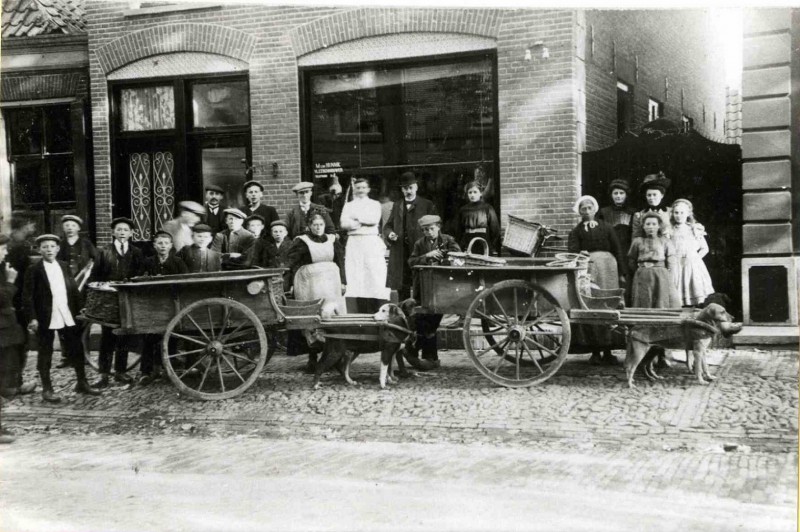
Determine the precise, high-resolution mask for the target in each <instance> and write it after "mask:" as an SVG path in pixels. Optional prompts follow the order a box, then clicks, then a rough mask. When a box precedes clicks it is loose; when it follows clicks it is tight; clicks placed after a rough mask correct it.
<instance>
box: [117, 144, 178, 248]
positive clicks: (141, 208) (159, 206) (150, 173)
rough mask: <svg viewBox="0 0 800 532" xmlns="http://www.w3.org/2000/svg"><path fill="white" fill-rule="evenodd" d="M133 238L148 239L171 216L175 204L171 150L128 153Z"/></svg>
mask: <svg viewBox="0 0 800 532" xmlns="http://www.w3.org/2000/svg"><path fill="white" fill-rule="evenodd" d="M128 168H129V171H130V183H131V217H132V218H133V222H134V227H133V240H150V239H151V238H152V237H153V234H154V233H155V232H156V231H158V230H159V229H161V228H162V227H163V225H164V224H165V223H166V222H167V221H169V220H170V219H171V218H172V211H173V207H174V205H175V179H174V178H175V161H174V159H173V157H172V153H171V152H155V153H152V154H150V153H146V152H145V153H131V154H130V155H129V157H128Z"/></svg>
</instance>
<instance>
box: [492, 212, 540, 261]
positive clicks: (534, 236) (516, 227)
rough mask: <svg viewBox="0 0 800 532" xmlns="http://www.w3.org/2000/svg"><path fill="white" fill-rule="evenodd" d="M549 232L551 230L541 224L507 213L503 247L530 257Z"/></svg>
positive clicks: (537, 249)
mask: <svg viewBox="0 0 800 532" xmlns="http://www.w3.org/2000/svg"><path fill="white" fill-rule="evenodd" d="M549 232H551V230H550V229H549V228H547V227H545V226H543V225H542V224H538V223H536V222H529V221H527V220H523V219H522V218H517V217H516V216H511V215H508V227H506V232H505V235H503V247H504V248H506V249H509V250H511V251H516V252H517V253H522V254H524V255H529V256H531V257H532V256H534V255H535V254H536V252H537V251H539V248H540V247H541V245H542V242H544V239H545V237H546V236H547V234H548V233H549Z"/></svg>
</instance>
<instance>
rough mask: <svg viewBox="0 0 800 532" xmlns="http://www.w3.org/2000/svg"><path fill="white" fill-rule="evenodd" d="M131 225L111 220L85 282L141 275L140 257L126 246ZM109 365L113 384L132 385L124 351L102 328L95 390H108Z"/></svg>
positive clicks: (122, 278)
mask: <svg viewBox="0 0 800 532" xmlns="http://www.w3.org/2000/svg"><path fill="white" fill-rule="evenodd" d="M133 225H134V224H133V220H131V219H130V218H114V219H113V220H112V221H111V231H112V234H113V237H114V239H113V240H112V242H111V243H110V244H109V245H107V246H105V247H104V248H102V249H101V250H100V251H99V253H98V254H97V261H96V262H95V265H94V268H92V274H91V276H90V277H89V282H108V281H124V280H126V279H130V278H131V277H136V276H137V275H140V274H141V273H142V272H143V271H144V255H142V252H141V251H140V250H139V249H138V248H136V247H134V246H133V245H132V244H131V243H130V239H131V235H132V234H133ZM112 362H113V364H114V380H115V381H116V382H119V383H122V384H130V383H132V382H133V379H132V378H131V377H130V376H129V375H128V373H127V371H128V350H127V348H126V347H124V346H123V343H122V341H121V339H120V338H118V337H117V336H115V335H114V333H113V332H112V328H111V327H103V333H102V336H101V337H100V357H99V361H98V363H99V366H100V380H98V381H97V383H96V386H98V387H101V388H104V387H106V386H108V384H109V376H110V374H111V365H112Z"/></svg>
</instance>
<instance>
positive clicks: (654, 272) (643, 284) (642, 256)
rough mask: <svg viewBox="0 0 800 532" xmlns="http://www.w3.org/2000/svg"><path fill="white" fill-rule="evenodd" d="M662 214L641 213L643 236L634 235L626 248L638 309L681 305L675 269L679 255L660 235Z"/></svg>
mask: <svg viewBox="0 0 800 532" xmlns="http://www.w3.org/2000/svg"><path fill="white" fill-rule="evenodd" d="M661 228H662V221H661V216H660V215H659V214H658V213H655V212H648V213H645V214H644V215H643V216H642V231H643V232H644V236H643V237H641V236H639V237H635V238H634V239H633V242H632V243H631V249H630V250H629V251H628V265H629V270H630V271H634V270H635V271H636V273H635V274H634V276H633V283H632V286H633V294H632V296H631V299H632V302H633V306H634V307H641V308H680V306H681V303H680V298H679V297H678V290H677V285H676V283H675V277H674V275H675V272H676V269H677V266H678V257H677V255H676V254H675V248H674V247H673V245H672V242H670V241H669V239H667V238H666V237H664V236H662V234H661Z"/></svg>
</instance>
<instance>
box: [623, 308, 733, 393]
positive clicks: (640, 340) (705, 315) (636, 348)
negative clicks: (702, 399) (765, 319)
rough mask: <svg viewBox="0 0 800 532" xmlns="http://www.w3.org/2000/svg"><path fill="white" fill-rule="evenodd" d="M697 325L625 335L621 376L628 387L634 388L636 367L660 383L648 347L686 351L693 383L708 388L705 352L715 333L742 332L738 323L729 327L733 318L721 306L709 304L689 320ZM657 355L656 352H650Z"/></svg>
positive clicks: (654, 328)
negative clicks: (691, 357) (690, 356)
mask: <svg viewBox="0 0 800 532" xmlns="http://www.w3.org/2000/svg"><path fill="white" fill-rule="evenodd" d="M693 319H694V320H696V321H697V322H698V323H696V324H692V323H687V324H680V325H667V326H653V325H643V326H634V327H633V328H632V329H631V330H630V332H629V333H628V342H627V354H626V357H625V373H626V375H627V378H628V386H629V387H630V388H636V385H635V384H634V382H633V380H634V374H635V373H636V368H638V367H639V365H640V364H644V366H643V369H644V373H645V375H646V376H647V378H648V379H650V380H656V379H661V378H662V377H660V376H659V375H658V374H657V373H656V372H655V364H656V362H657V359H658V356H655V355H654V354H648V351H650V349H649V348H650V346H652V345H656V346H660V347H663V348H671V349H686V350H687V351H688V350H691V351H692V353H693V354H694V359H695V363H694V374H695V377H696V378H697V382H698V383H700V384H708V382H709V381H711V380H714V378H715V377H714V376H713V375H711V373H710V372H709V371H708V364H707V363H706V350H707V349H708V346H709V344H710V343H711V340H712V339H713V338H714V336H715V334H716V333H717V331H719V332H721V333H722V334H723V335H724V336H726V337H728V336H731V335H733V334H736V333H738V332H739V331H741V330H742V324H741V323H733V317H732V316H731V315H730V314H728V312H726V311H725V308H724V307H722V305H719V304H717V303H711V304H709V305H708V306H707V307H706V308H704V309H702V310H701V311H700V312H699V313H697V315H695V316H694V318H693ZM650 352H651V353H655V352H657V351H656V350H652V351H650Z"/></svg>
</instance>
